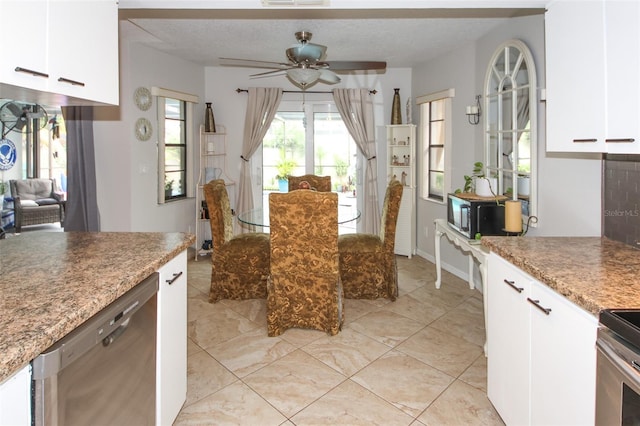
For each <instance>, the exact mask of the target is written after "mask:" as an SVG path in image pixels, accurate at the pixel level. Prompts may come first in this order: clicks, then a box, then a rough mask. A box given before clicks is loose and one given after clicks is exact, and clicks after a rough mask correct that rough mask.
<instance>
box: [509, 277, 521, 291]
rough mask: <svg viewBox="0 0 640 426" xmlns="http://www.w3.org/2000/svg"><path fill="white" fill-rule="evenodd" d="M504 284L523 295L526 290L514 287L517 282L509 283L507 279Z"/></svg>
mask: <svg viewBox="0 0 640 426" xmlns="http://www.w3.org/2000/svg"><path fill="white" fill-rule="evenodd" d="M504 282H505V283H506V284H508V285H509V287H511V288H512V289H514V290H515V291H517V292H518V293H522V291H523V290H524V288H523V287H516V286H515V285H514V283H515V281H509V280H508V279H506V278H505V279H504Z"/></svg>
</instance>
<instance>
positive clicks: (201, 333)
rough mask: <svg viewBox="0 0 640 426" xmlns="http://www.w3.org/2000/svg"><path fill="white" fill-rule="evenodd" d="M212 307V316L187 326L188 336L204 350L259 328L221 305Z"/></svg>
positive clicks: (191, 321) (201, 318) (198, 319)
mask: <svg viewBox="0 0 640 426" xmlns="http://www.w3.org/2000/svg"><path fill="white" fill-rule="evenodd" d="M210 306H211V307H212V311H211V314H209V315H206V316H200V317H198V318H196V319H193V320H190V321H189V322H188V324H187V335H188V336H189V338H191V339H193V341H194V342H195V343H196V344H197V345H198V346H200V347H201V348H203V349H207V348H210V347H211V346H214V345H217V344H220V343H222V342H226V341H227V340H229V339H232V338H234V337H236V336H238V335H240V334H242V333H246V332H247V331H251V330H255V329H256V328H258V326H257V325H256V323H254V322H253V321H251V320H249V319H247V318H245V317H243V316H242V315H240V314H238V313H237V312H235V311H233V310H232V309H229V308H227V307H225V306H224V305H221V304H220V303H216V304H213V305H210ZM265 334H266V332H265Z"/></svg>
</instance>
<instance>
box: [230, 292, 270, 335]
mask: <svg viewBox="0 0 640 426" xmlns="http://www.w3.org/2000/svg"><path fill="white" fill-rule="evenodd" d="M220 303H222V304H224V305H225V306H227V307H229V308H231V309H233V310H234V311H236V312H237V313H239V314H240V315H242V316H243V317H245V318H248V319H250V320H251V321H253V322H255V323H256V324H257V325H259V326H260V327H263V328H265V329H266V327H267V299H248V300H221V301H220Z"/></svg>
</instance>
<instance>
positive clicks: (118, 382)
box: [32, 273, 158, 426]
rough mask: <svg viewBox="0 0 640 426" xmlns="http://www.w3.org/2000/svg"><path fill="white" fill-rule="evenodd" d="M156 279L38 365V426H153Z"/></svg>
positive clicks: (92, 320)
mask: <svg viewBox="0 0 640 426" xmlns="http://www.w3.org/2000/svg"><path fill="white" fill-rule="evenodd" d="M157 292H158V274H157V273H154V274H152V275H151V276H149V277H148V278H146V279H145V280H144V281H142V282H141V283H139V284H138V285H136V286H135V287H134V288H133V289H131V290H129V291H128V292H127V293H125V294H124V295H123V296H122V297H120V298H119V299H118V300H116V301H115V302H113V303H112V304H110V305H109V306H107V307H106V308H105V309H103V310H102V311H100V312H99V313H97V314H96V315H94V316H93V317H91V318H90V319H89V320H87V321H86V322H85V323H84V324H82V325H81V326H80V327H78V328H77V329H75V330H74V331H72V332H71V333H70V334H68V335H67V336H65V337H64V338H63V339H61V340H60V341H58V342H57V343H55V344H54V345H53V346H51V347H50V348H49V349H47V350H46V351H45V352H44V353H42V354H41V355H39V356H38V357H37V358H36V359H35V360H33V392H32V393H33V399H34V401H33V407H34V413H33V419H34V423H35V424H36V425H51V426H58V425H65V426H67V425H83V426H86V425H118V426H123V425H136V426H137V425H153V424H155V411H156V406H155V401H156V312H157V301H156V294H157Z"/></svg>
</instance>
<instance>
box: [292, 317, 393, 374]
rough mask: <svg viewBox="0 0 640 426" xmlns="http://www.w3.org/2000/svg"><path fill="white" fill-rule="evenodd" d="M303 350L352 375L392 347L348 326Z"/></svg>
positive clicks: (343, 372) (337, 369)
mask: <svg viewBox="0 0 640 426" xmlns="http://www.w3.org/2000/svg"><path fill="white" fill-rule="evenodd" d="M302 350H303V351H305V352H306V353H308V354H310V355H311V356H313V357H314V358H316V359H319V360H320V361H322V362H324V363H325V364H327V365H328V366H329V367H331V368H333V369H335V370H336V371H338V372H339V373H342V374H343V375H345V376H347V377H350V376H351V375H353V374H354V373H356V372H358V371H359V370H361V369H362V368H363V367H364V366H366V365H367V364H369V363H370V362H371V361H373V360H374V359H376V358H378V357H380V356H381V355H382V354H384V353H385V352H388V351H389V350H390V348H389V346H387V345H384V344H382V343H380V342H377V341H375V340H374V339H372V338H370V337H367V336H364V335H363V334H360V333H358V332H356V331H354V330H353V329H351V328H349V326H346V327H344V328H343V329H342V331H341V332H340V333H338V334H337V335H335V336H324V337H322V338H320V339H318V340H315V341H313V342H311V343H309V344H308V345H306V346H304V347H302Z"/></svg>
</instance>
